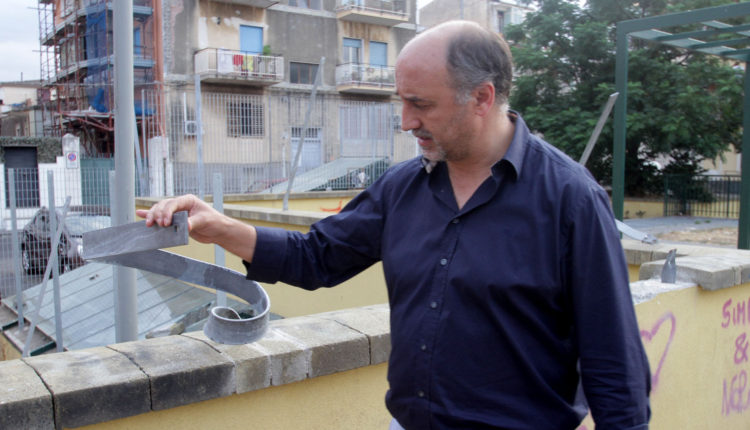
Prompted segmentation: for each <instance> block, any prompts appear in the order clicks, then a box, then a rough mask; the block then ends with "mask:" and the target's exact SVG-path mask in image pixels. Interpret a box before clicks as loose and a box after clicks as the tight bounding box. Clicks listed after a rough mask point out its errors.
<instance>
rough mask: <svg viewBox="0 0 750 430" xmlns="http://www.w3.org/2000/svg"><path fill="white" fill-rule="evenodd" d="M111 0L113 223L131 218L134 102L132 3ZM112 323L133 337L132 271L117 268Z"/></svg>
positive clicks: (123, 338)
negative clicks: (113, 85) (112, 33)
mask: <svg viewBox="0 0 750 430" xmlns="http://www.w3.org/2000/svg"><path fill="white" fill-rule="evenodd" d="M112 3H113V17H114V18H113V21H114V56H115V146H116V149H115V172H116V175H115V183H116V185H115V190H116V195H115V200H114V203H115V207H116V208H117V210H116V211H115V212H113V213H112V215H113V217H112V221H113V225H123V224H127V223H130V222H134V221H135V175H134V172H133V170H134V168H133V167H134V166H133V164H134V148H133V147H132V146H131V145H133V142H134V139H135V136H134V134H135V133H134V131H135V130H134V129H135V103H134V97H133V88H134V87H133V2H131V1H116V2H112ZM115 273H116V274H117V276H116V278H117V286H118V289H117V301H116V302H117V308H115V320H116V321H115V326H116V327H119V328H120V329H121V330H120V331H119V332H118V335H117V337H116V338H117V341H118V342H125V341H131V340H136V339H137V337H138V313H137V303H136V298H137V290H136V276H135V275H136V272H135V270H134V269H130V268H124V267H118V268H117V269H116V270H115Z"/></svg>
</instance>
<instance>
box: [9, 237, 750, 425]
mask: <svg viewBox="0 0 750 430" xmlns="http://www.w3.org/2000/svg"><path fill="white" fill-rule="evenodd" d="M622 243H623V247H624V248H625V251H626V256H627V259H628V263H629V264H630V265H631V267H632V266H638V267H640V274H639V277H640V278H641V280H639V281H636V282H633V283H631V291H632V294H633V300H634V302H635V303H636V313H637V317H638V322H639V324H640V328H641V338H642V340H643V342H644V345H645V347H646V352H647V354H648V358H649V362H650V364H651V370H652V385H653V391H652V396H651V408H652V413H653V416H652V421H651V426H650V428H651V429H656V430H661V429H664V430H671V429H696V430H698V429H706V428H721V429H738V430H739V429H747V428H748V424H749V423H750V411H748V409H750V387H749V386H748V375H747V373H748V371H750V363H749V360H750V358H749V355H748V346H749V343H750V339H748V337H747V333H748V327H750V252H748V251H740V250H735V249H727V248H708V247H698V246H688V245H677V252H678V258H677V278H678V283H676V284H664V283H661V282H660V281H659V280H658V279H654V276H656V277H657V278H658V274H659V273H660V271H661V266H662V264H663V260H661V259H663V258H664V257H665V256H666V254H667V252H668V251H669V249H670V247H671V246H670V245H668V244H662V245H646V244H642V243H638V242H634V241H631V240H623V242H622ZM389 345H390V333H389V329H388V308H387V305H372V306H364V307H359V308H354V309H347V310H341V311H334V312H326V313H321V314H316V315H310V316H301V317H295V318H289V319H286V320H278V321H273V322H271V324H270V329H269V333H268V335H267V336H266V337H264V338H263V339H261V340H260V341H258V342H256V343H253V344H249V345H241V346H226V345H220V344H216V343H214V342H212V341H210V340H208V339H207V338H206V337H205V336H204V335H203V334H201V333H192V334H185V335H179V336H171V337H165V338H158V339H150V340H146V341H139V342H130V343H124V344H117V345H110V346H108V347H100V348H93V349H90V350H82V351H74V352H65V353H59V354H50V355H44V356H38V357H32V358H24V359H20V360H11V361H5V362H2V363H0V428H54V427H55V426H57V428H62V427H73V426H79V425H90V426H91V427H90V428H102V429H104V428H106V429H125V428H143V429H161V428H165V427H167V428H176V427H180V428H185V429H203V428H219V427H221V428H225V429H233V428H238V429H239V428H248V427H252V428H262V429H289V428H302V429H319V428H331V429H339V428H356V429H383V428H386V426H387V424H388V421H389V416H388V413H387V411H386V410H385V408H384V405H383V396H384V394H385V390H386V382H385V371H386V368H385V365H384V363H385V361H386V360H387V357H388V353H389V351H390V349H389ZM592 428H593V424H592V422H591V420H590V419H587V420H586V421H584V423H583V424H582V425H581V427H580V429H586V430H591V429H592Z"/></svg>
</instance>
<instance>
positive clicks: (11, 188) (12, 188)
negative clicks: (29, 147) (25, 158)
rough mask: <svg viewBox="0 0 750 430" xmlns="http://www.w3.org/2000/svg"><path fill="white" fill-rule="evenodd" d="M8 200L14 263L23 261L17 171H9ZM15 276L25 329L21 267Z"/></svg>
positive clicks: (20, 318) (20, 325)
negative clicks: (19, 252)
mask: <svg viewBox="0 0 750 430" xmlns="http://www.w3.org/2000/svg"><path fill="white" fill-rule="evenodd" d="M8 200H9V201H10V229H11V235H10V243H11V246H12V247H13V261H16V262H17V261H21V259H20V258H19V255H18V250H19V249H20V248H19V244H18V221H17V218H16V169H8ZM13 276H14V277H15V281H16V313H17V314H18V328H21V329H22V328H23V325H24V319H23V286H22V285H21V266H20V265H19V264H14V265H13Z"/></svg>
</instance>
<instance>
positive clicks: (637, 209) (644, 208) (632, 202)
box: [623, 199, 664, 279]
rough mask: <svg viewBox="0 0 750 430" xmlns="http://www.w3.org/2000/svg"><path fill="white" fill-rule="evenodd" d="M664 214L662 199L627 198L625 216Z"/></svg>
mask: <svg viewBox="0 0 750 430" xmlns="http://www.w3.org/2000/svg"><path fill="white" fill-rule="evenodd" d="M660 216H664V200H662V199H626V200H625V206H624V210H623V218H625V219H629V218H656V217H660ZM636 279H637V278H636Z"/></svg>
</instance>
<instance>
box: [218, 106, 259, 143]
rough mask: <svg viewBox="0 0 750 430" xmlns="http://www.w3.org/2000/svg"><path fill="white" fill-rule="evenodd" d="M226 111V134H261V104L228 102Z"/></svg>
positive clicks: (235, 135) (234, 135) (233, 135)
mask: <svg viewBox="0 0 750 430" xmlns="http://www.w3.org/2000/svg"><path fill="white" fill-rule="evenodd" d="M227 113H228V115H227V135H228V136H231V137H240V136H243V137H245V136H263V105H262V104H258V103H229V104H228V105H227Z"/></svg>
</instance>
